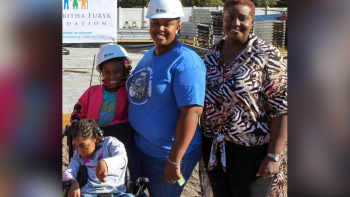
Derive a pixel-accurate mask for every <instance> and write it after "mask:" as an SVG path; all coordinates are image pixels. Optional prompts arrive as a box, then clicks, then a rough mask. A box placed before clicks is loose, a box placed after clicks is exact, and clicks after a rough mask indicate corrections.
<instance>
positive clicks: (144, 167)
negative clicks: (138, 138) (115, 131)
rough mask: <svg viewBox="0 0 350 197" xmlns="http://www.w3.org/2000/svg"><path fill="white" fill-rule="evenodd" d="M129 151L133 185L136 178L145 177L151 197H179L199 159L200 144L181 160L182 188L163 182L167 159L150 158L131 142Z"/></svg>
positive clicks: (143, 196) (142, 196)
mask: <svg viewBox="0 0 350 197" xmlns="http://www.w3.org/2000/svg"><path fill="white" fill-rule="evenodd" d="M131 149H132V151H133V154H134V157H133V158H132V159H131V160H129V167H130V176H131V180H132V182H133V183H135V181H136V180H137V178H138V177H147V178H148V179H149V184H148V186H147V189H148V192H149V194H150V196H151V197H179V196H180V195H181V193H182V191H183V189H184V187H185V185H186V183H187V181H188V180H189V178H190V177H191V174H192V171H193V169H194V167H195V166H196V165H197V163H198V162H199V160H200V159H201V153H202V144H199V145H198V146H197V147H196V148H195V149H193V150H192V151H191V152H189V153H187V154H185V155H184V156H183V157H182V159H181V162H180V165H181V172H182V175H183V177H184V178H185V180H186V183H185V184H184V185H183V186H179V184H178V183H177V182H176V183H174V184H170V183H168V182H166V181H165V179H164V167H165V164H166V163H167V161H168V160H167V157H151V156H149V155H146V154H144V153H142V152H141V151H140V149H139V148H138V147H137V145H136V143H135V141H132V142H131ZM133 159H135V160H133ZM140 197H146V195H145V194H142V195H140Z"/></svg>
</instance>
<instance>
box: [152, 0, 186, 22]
mask: <svg viewBox="0 0 350 197" xmlns="http://www.w3.org/2000/svg"><path fill="white" fill-rule="evenodd" d="M180 16H184V12H183V9H182V4H181V2H180V1H179V0H151V1H150V2H149V3H148V7H147V14H146V18H149V19H152V18H180Z"/></svg>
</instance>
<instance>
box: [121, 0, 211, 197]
mask: <svg viewBox="0 0 350 197" xmlns="http://www.w3.org/2000/svg"><path fill="white" fill-rule="evenodd" d="M180 16H183V10H182V5H181V2H180V1H178V0H175V1H174V0H162V1H160V0H151V1H150V2H149V5H148V12H147V15H146V18H149V19H150V29H149V32H150V36H151V38H152V39H153V41H154V45H155V47H154V48H152V49H150V50H149V51H148V52H146V54H145V55H144V57H143V58H142V59H141V61H140V62H139V64H138V65H137V67H136V69H135V70H134V71H133V73H132V75H131V76H130V77H129V79H128V80H127V84H126V86H127V91H128V95H129V121H130V124H131V125H132V127H133V128H134V129H135V131H136V132H135V135H134V141H133V142H132V150H133V153H134V157H135V159H136V161H130V164H129V165H130V171H131V178H132V179H134V180H135V178H136V177H139V176H146V177H148V178H149V181H150V183H149V185H148V191H149V193H150V196H152V197H157V196H162V197H164V196H167V197H171V196H180V195H181V192H182V190H183V188H184V184H183V183H184V182H185V181H187V180H188V179H189V178H190V176H191V174H192V171H193V169H194V167H195V166H196V164H197V162H198V161H199V160H200V157H201V140H202V136H201V132H200V128H199V126H198V118H199V116H200V114H201V113H202V109H203V104H204V94H205V73H206V69H205V66H204V63H203V61H202V60H201V58H200V57H199V56H198V55H197V54H196V53H195V52H194V51H193V50H192V49H190V48H188V47H186V46H185V45H183V44H182V43H180V42H178V40H177V34H178V31H179V30H180V28H181V25H180ZM133 162H135V163H134V164H133ZM134 173H135V174H134ZM133 182H135V181H133ZM177 182H178V183H177Z"/></svg>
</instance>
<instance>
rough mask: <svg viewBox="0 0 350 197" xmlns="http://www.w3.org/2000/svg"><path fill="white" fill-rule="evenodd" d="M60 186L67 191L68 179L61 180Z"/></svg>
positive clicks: (68, 186) (68, 188)
mask: <svg viewBox="0 0 350 197" xmlns="http://www.w3.org/2000/svg"><path fill="white" fill-rule="evenodd" d="M62 188H63V189H65V190H67V191H69V190H70V182H69V181H62Z"/></svg>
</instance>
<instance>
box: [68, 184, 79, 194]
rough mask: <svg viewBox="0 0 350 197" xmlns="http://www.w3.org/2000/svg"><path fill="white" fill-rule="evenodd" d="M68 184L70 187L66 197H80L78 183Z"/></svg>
mask: <svg viewBox="0 0 350 197" xmlns="http://www.w3.org/2000/svg"><path fill="white" fill-rule="evenodd" d="M69 182H70V185H71V186H70V189H69V192H68V197H80V187H79V183H78V181H76V180H71V181H69Z"/></svg>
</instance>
